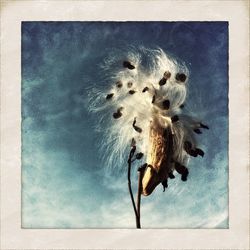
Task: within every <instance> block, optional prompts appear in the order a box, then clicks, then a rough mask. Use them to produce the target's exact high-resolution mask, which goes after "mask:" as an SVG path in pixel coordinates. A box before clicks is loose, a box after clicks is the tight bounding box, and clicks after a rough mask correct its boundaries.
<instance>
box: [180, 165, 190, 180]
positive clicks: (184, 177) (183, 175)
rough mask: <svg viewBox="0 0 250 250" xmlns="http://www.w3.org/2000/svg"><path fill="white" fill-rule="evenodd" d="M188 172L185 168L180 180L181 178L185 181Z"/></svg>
mask: <svg viewBox="0 0 250 250" xmlns="http://www.w3.org/2000/svg"><path fill="white" fill-rule="evenodd" d="M188 174H189V171H188V169H187V168H186V171H185V173H184V174H182V175H181V180H182V181H187V177H188Z"/></svg>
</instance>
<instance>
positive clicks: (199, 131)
mask: <svg viewBox="0 0 250 250" xmlns="http://www.w3.org/2000/svg"><path fill="white" fill-rule="evenodd" d="M194 132H195V133H196V134H202V132H201V130H200V129H198V128H195V129H194Z"/></svg>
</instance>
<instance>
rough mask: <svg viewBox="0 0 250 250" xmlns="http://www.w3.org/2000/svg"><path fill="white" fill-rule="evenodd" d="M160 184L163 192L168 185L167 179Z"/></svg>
mask: <svg viewBox="0 0 250 250" xmlns="http://www.w3.org/2000/svg"><path fill="white" fill-rule="evenodd" d="M161 184H162V186H163V192H165V189H166V188H167V187H168V179H166V180H164V181H163V182H162V183H161Z"/></svg>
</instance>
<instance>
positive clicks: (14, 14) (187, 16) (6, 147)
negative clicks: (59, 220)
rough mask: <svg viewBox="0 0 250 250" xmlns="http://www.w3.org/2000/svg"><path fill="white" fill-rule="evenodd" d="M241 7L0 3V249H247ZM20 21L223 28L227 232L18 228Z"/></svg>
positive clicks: (199, 0) (225, 2)
mask: <svg viewBox="0 0 250 250" xmlns="http://www.w3.org/2000/svg"><path fill="white" fill-rule="evenodd" d="M248 9H249V1H243V0H237V1H236V0H220V1H216V0H210V1H206V0H205V1H204V0H190V1H185V0H180V1H179V0H175V1H174V0H169V1H168V0H165V1H164V0H159V1H158V0H154V1H149V0H145V1H144V0H137V1H134V0H129V1H114V0H110V1H109V0H107V1H99V0H89V1H80V0H75V1H74V0H71V1H67V0H49V1H40V0H38V1H32V0H26V1H24V0H16V1H15V0H8V1H1V13H0V14H1V72H0V77H1V172H0V173H1V176H0V177H1V205H0V206H1V207H0V208H1V235H0V237H1V249H6V250H7V249H172V250H173V249H180V250H181V249H182V250H184V249H249V11H248ZM22 21H227V22H229V229H140V230H136V229H68V230H67V229H22V228H21V184H22V183H21V22H22ZM218 139H219V138H218ZM211 188H212V187H211Z"/></svg>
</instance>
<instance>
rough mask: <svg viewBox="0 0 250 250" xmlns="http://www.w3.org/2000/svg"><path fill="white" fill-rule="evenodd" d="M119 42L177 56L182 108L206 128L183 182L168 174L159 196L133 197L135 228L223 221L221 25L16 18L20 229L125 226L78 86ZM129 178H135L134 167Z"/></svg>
mask: <svg viewBox="0 0 250 250" xmlns="http://www.w3.org/2000/svg"><path fill="white" fill-rule="evenodd" d="M128 45H131V46H134V47H137V46H144V47H146V48H155V47H160V48H162V49H163V50H164V51H165V52H166V53H168V54H170V55H171V56H173V57H175V58H178V59H180V60H182V61H184V62H185V63H186V65H187V67H188V68H189V70H190V79H189V89H188V97H187V109H186V112H189V113H190V112H191V113H192V114H195V115H196V116H198V117H201V118H202V120H203V121H204V123H207V124H208V125H209V127H210V130H208V131H206V133H204V134H203V135H202V136H201V137H200V141H201V144H202V146H203V149H204V151H205V157H204V158H203V159H202V158H197V159H196V158H195V159H192V161H191V162H190V164H189V169H190V176H189V178H188V181H187V182H186V183H183V182H181V181H180V179H179V178H175V179H174V180H170V185H169V188H168V189H167V191H166V192H165V193H163V192H162V188H161V186H159V187H158V188H157V189H156V191H155V192H154V193H153V194H152V195H151V196H149V197H146V198H144V197H143V198H142V208H141V215H142V219H141V223H142V227H143V228H215V227H217V228H226V227H227V226H228V183H227V182H228V24H227V23H226V22H23V23H22V226H23V227H25V228H134V227H135V221H134V214H133V209H132V206H131V202H130V199H129V194H128V190H127V180H126V171H123V172H121V171H115V172H110V171H107V168H106V166H104V165H105V164H104V162H103V161H102V154H103V152H101V151H100V150H99V144H100V143H101V139H102V134H101V133H98V132H96V131H95V129H94V127H95V125H96V123H97V122H98V121H97V118H96V117H95V115H94V114H90V113H89V112H88V111H87V107H86V100H87V89H89V88H90V87H91V86H92V84H95V85H98V82H102V83H103V79H101V75H100V74H98V72H99V70H100V66H101V65H102V62H103V61H104V60H105V58H107V56H108V54H109V53H110V52H111V51H112V50H113V49H121V48H123V47H126V46H128ZM106 84H107V86H109V84H110V83H109V82H107V83H106ZM123 169H126V162H124V166H123ZM132 178H133V180H134V183H135V184H136V171H134V172H133V177H132ZM134 188H135V189H136V186H134Z"/></svg>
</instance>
